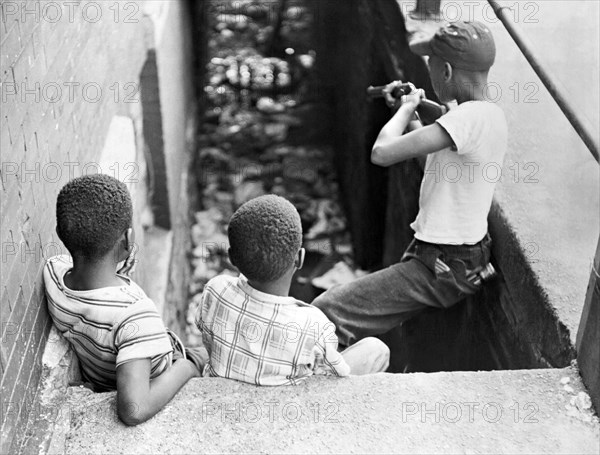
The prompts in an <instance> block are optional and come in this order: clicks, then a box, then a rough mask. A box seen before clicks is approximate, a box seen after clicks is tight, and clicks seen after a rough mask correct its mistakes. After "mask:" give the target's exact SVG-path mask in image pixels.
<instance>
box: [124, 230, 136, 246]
mask: <svg viewBox="0 0 600 455" xmlns="http://www.w3.org/2000/svg"><path fill="white" fill-rule="evenodd" d="M134 246H135V234H134V232H133V228H127V230H126V231H125V249H126V250H127V251H131V250H132V249H133V247H134Z"/></svg>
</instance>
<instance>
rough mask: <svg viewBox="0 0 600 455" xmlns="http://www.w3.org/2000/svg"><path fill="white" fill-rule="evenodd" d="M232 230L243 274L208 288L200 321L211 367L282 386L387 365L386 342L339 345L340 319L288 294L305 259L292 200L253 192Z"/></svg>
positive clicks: (234, 257) (235, 260) (212, 371)
mask: <svg viewBox="0 0 600 455" xmlns="http://www.w3.org/2000/svg"><path fill="white" fill-rule="evenodd" d="M228 235H229V242H230V249H229V257H230V260H231V262H232V264H233V265H235V266H236V267H237V268H238V269H239V271H240V272H241V273H242V275H240V276H239V277H238V278H234V277H231V276H218V277H216V278H213V279H212V280H210V281H209V282H208V283H207V285H206V287H205V289H204V293H203V295H202V302H201V305H200V307H199V308H198V313H197V315H196V324H197V326H198V328H199V329H200V330H201V331H202V339H203V341H204V344H205V346H206V349H207V350H208V353H209V361H208V364H207V365H206V367H205V375H207V376H218V377H224V378H230V379H237V380H238V381H243V382H248V383H251V384H256V385H271V386H275V385H286V384H297V383H299V382H300V381H302V380H303V379H305V378H307V377H309V376H311V375H313V374H321V375H334V376H347V375H349V374H368V373H376V372H381V371H385V370H386V369H387V367H388V362H389V349H388V348H387V346H386V345H385V344H383V342H381V341H380V340H378V339H375V338H366V339H364V340H362V341H361V342H359V343H356V344H355V345H354V346H352V347H351V348H349V349H347V350H346V351H344V352H342V353H339V352H338V350H337V347H338V340H337V337H336V335H335V326H334V325H333V324H332V323H331V322H330V321H329V320H328V319H327V318H326V317H325V315H324V314H323V313H322V312H321V310H319V309H317V308H315V307H313V306H312V305H309V304H307V303H304V302H301V301H298V300H296V299H294V298H292V297H289V294H288V293H289V290H290V284H291V281H292V276H293V275H294V272H295V271H296V270H297V269H299V268H300V267H302V263H303V261H304V249H303V248H302V226H301V223H300V215H299V214H298V212H297V211H296V209H295V208H294V206H293V205H292V204H291V203H290V202H288V201H287V200H285V199H283V198H281V197H279V196H273V195H269V196H261V197H258V198H256V199H252V200H251V201H249V202H247V203H245V204H244V205H242V206H241V207H240V208H239V209H238V210H237V211H236V212H235V213H234V214H233V216H232V218H231V221H230V223H229V230H228Z"/></svg>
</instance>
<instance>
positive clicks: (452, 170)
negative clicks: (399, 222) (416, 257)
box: [411, 101, 508, 245]
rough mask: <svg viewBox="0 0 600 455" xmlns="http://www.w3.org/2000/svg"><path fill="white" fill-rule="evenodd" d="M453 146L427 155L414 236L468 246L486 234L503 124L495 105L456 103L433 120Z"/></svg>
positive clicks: (501, 156)
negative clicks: (450, 139)
mask: <svg viewBox="0 0 600 455" xmlns="http://www.w3.org/2000/svg"><path fill="white" fill-rule="evenodd" d="M436 123H437V124H438V125H440V126H441V127H442V128H443V129H444V130H445V131H446V133H448V135H449V136H450V138H452V141H453V143H454V144H455V147H452V148H446V149H444V150H440V151H439V152H435V153H431V154H429V155H427V161H426V164H425V169H424V175H423V181H422V183H421V191H420V196H419V214H418V216H417V218H416V220H415V221H414V222H413V223H412V224H411V228H412V229H413V230H414V231H415V238H417V239H419V240H422V241H424V242H428V243H439V244H451V245H462V244H474V243H477V242H479V241H480V240H481V239H482V238H483V237H484V236H485V235H486V233H487V215H488V212H489V210H490V206H491V203H492V197H493V195H494V187H495V185H496V182H498V180H499V179H500V177H501V174H502V163H503V161H504V155H505V154H506V148H507V136H508V132H507V126H506V118H505V115H504V112H503V111H502V109H501V108H500V107H498V106H497V105H495V104H493V103H489V102H487V101H469V102H465V103H462V104H460V105H458V106H456V107H454V108H453V109H451V110H450V111H449V112H448V113H447V114H445V115H443V116H442V117H440V118H439V119H438V120H437V122H436Z"/></svg>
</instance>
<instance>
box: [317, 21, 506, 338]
mask: <svg viewBox="0 0 600 455" xmlns="http://www.w3.org/2000/svg"><path fill="white" fill-rule="evenodd" d="M411 50H412V51H413V52H414V53H416V54H418V55H423V56H429V61H428V64H429V72H430V77H431V81H432V84H433V88H434V90H435V92H436V94H437V95H438V97H439V99H440V101H441V102H442V103H448V102H450V101H453V100H456V102H457V103H458V106H457V107H456V108H454V109H451V110H450V111H449V112H448V113H446V114H445V115H442V116H441V117H439V118H438V119H437V120H436V121H435V122H434V123H432V124H430V125H428V126H424V127H422V128H417V129H414V130H412V131H410V132H408V133H406V134H403V133H404V132H405V131H406V130H407V127H408V126H409V123H411V121H412V120H413V119H414V118H415V111H416V110H417V108H418V107H419V105H420V103H421V102H422V101H423V99H424V92H423V90H416V89H415V90H413V91H412V92H411V93H410V94H408V95H405V96H403V97H402V99H401V103H398V102H399V101H400V100H397V99H394V97H393V96H391V94H392V93H393V92H394V90H396V89H397V88H398V86H399V84H400V82H399V81H397V82H392V83H391V84H389V85H388V86H386V88H385V89H384V92H385V95H386V98H387V100H388V101H389V102H392V103H393V104H395V105H396V107H398V104H399V108H398V109H397V111H396V112H395V114H394V115H393V117H392V119H391V120H390V121H389V122H388V123H387V124H386V125H385V126H384V127H383V129H382V130H381V132H380V133H379V136H378V137H377V140H376V141H375V144H374V146H373V150H372V154H371V161H372V163H373V164H376V165H379V166H391V165H393V164H396V163H399V162H401V161H404V160H407V159H409V158H424V157H426V163H425V170H424V177H423V181H422V183H421V190H420V196H419V213H418V215H417V218H416V220H415V221H414V222H413V223H412V224H411V228H412V229H413V230H414V232H415V234H414V240H413V241H412V243H411V244H410V245H409V247H408V249H407V250H406V252H405V253H404V256H403V257H402V259H401V261H400V263H398V264H395V265H393V266H391V267H388V268H387V269H384V270H381V271H378V272H376V273H373V274H370V275H368V276H366V277H363V278H361V279H359V280H356V281H354V282H352V283H350V284H347V285H343V286H338V287H334V288H332V289H330V290H329V291H327V292H325V293H324V294H322V295H321V296H319V297H318V298H317V299H316V300H315V301H314V302H313V303H314V305H315V306H316V307H317V308H320V309H321V310H322V311H323V312H324V313H325V314H326V315H327V317H328V318H329V319H331V320H332V321H333V322H334V323H335V324H336V326H337V329H338V337H339V341H340V343H341V344H345V345H348V346H349V345H352V344H353V343H355V342H356V341H358V340H360V339H362V338H364V337H368V336H372V335H379V334H383V333H385V332H387V331H389V330H391V329H392V328H394V327H396V326H398V325H399V324H401V323H402V322H403V321H405V320H407V319H409V318H410V317H412V316H414V315H416V314H418V313H420V312H422V311H423V310H424V309H426V308H428V307H433V308H448V307H450V306H452V305H454V304H455V303H457V302H459V301H460V300H462V299H463V298H464V297H466V296H467V295H470V294H474V293H475V292H476V291H477V290H478V289H479V288H480V286H481V281H482V280H481V277H482V276H484V275H485V273H486V272H488V271H489V268H490V266H489V259H490V246H491V240H490V237H489V235H488V234H487V216H488V213H489V210H490V207H491V202H492V196H493V193H494V187H495V181H496V180H494V181H492V180H491V179H489V178H487V175H486V173H485V172H483V170H485V169H487V168H486V165H488V164H489V163H492V164H494V165H496V166H498V165H501V164H502V162H503V159H504V155H505V152H506V146H507V127H506V119H505V117H504V113H503V112H502V110H501V109H500V108H499V107H498V106H496V105H495V104H492V103H489V102H487V101H486V100H485V96H484V93H485V89H486V84H487V77H488V71H489V69H490V67H491V66H492V64H493V63H494V59H495V54H496V50H495V44H494V39H493V37H492V34H491V32H490V30H489V29H488V28H487V27H486V26H485V25H483V24H481V23H477V22H455V23H452V24H448V25H446V26H444V27H441V28H440V29H439V30H438V31H437V33H436V34H435V35H434V36H433V37H432V38H431V39H429V40H427V41H422V42H418V43H414V44H413V45H411ZM411 126H412V125H411ZM450 168H453V169H455V170H456V173H453V174H452V175H450V177H451V178H448V176H447V175H446V174H445V173H442V170H444V169H450Z"/></svg>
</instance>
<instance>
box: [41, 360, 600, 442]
mask: <svg viewBox="0 0 600 455" xmlns="http://www.w3.org/2000/svg"><path fill="white" fill-rule="evenodd" d="M565 378H568V383H567V379H565ZM584 390H585V389H584V386H583V385H582V383H581V380H580V378H579V374H578V372H577V370H576V369H574V368H567V369H558V370H554V369H552V370H520V371H493V372H453V373H445V372H442V373H430V374H423V373H415V374H405V375H392V374H378V375H371V376H362V377H360V376H356V377H351V378H344V379H337V378H311V379H310V380H308V381H306V382H305V383H304V384H302V385H300V386H297V387H291V386H290V387H274V388H269V387H262V388H261V387H255V386H251V385H247V384H242V383H239V382H236V381H231V380H224V379H216V378H210V379H194V380H192V381H190V382H189V383H188V384H187V385H186V386H185V387H184V388H183V389H182V390H181V391H180V392H179V394H178V395H177V396H176V397H175V398H174V399H173V401H172V402H171V403H170V404H169V405H167V406H166V408H165V409H163V410H162V411H161V412H160V413H159V414H158V415H157V416H155V417H154V418H152V419H151V420H149V421H148V422H146V423H144V424H142V425H139V426H137V427H133V428H131V427H126V426H124V425H123V424H122V423H121V422H120V421H119V420H118V418H117V416H116V408H115V394H114V393H105V394H94V393H92V392H90V391H89V390H87V389H84V388H78V387H71V388H69V390H68V392H67V396H68V399H67V400H66V402H65V403H64V405H63V407H62V409H61V410H60V412H58V416H59V419H58V420H57V421H56V424H55V429H54V435H53V438H52V439H51V444H50V451H49V453H65V454H81V453H128V454H137V453H139V454H145V453H248V452H252V453H317V452H319V453H517V452H518V453H594V454H597V453H598V448H599V445H600V439H599V438H600V436H599V434H600V432H599V430H600V426H599V423H598V418H597V417H596V416H594V415H593V411H592V410H590V409H581V410H580V409H579V408H578V407H577V405H576V403H575V397H577V394H578V393H579V392H584ZM572 402H573V403H572Z"/></svg>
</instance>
